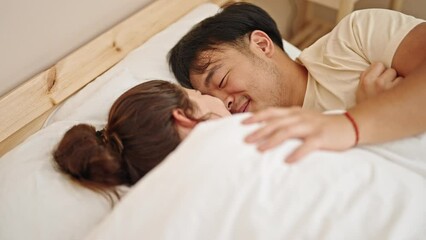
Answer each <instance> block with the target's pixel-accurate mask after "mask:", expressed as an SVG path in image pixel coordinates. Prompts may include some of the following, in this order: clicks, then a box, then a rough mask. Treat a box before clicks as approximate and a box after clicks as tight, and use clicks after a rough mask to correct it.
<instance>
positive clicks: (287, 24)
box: [248, 0, 426, 39]
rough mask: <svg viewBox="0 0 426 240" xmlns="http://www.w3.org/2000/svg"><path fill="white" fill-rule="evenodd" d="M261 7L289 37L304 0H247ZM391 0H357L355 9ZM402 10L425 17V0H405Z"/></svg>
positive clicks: (326, 13)
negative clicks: (298, 7)
mask: <svg viewBox="0 0 426 240" xmlns="http://www.w3.org/2000/svg"><path fill="white" fill-rule="evenodd" d="M248 1H249V2H252V3H254V4H256V5H258V6H261V7H263V8H264V9H265V10H266V11H267V12H269V14H271V15H272V17H273V18H274V19H275V20H276V21H277V24H278V27H279V29H280V31H281V33H282V35H283V37H284V38H287V39H288V38H290V37H291V35H292V30H293V25H294V24H293V23H294V21H296V20H298V18H297V16H296V12H297V7H296V6H299V5H300V3H301V2H302V1H305V0H248ZM344 1H345V0H344ZM390 1H391V0H359V1H358V2H357V3H356V5H355V9H365V8H387V7H388V6H389V3H390ZM316 11H319V12H317V13H315V14H318V15H320V16H324V17H325V18H329V19H332V20H334V19H335V16H334V15H333V14H334V12H333V11H330V10H328V9H325V8H316ZM402 12H404V13H406V14H409V15H413V16H415V17H418V18H422V19H426V0H405V1H404V5H403V8H402Z"/></svg>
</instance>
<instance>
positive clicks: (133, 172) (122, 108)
mask: <svg viewBox="0 0 426 240" xmlns="http://www.w3.org/2000/svg"><path fill="white" fill-rule="evenodd" d="M176 108H180V109H182V110H184V111H185V114H186V115H187V116H189V117H190V118H193V117H192V116H193V113H194V111H195V109H196V106H195V105H194V104H193V103H192V102H191V101H190V99H189V97H188V95H187V94H186V92H185V91H184V90H183V89H182V88H181V87H179V86H177V85H175V84H172V83H169V82H166V81H161V80H153V81H149V82H145V83H143V84H140V85H137V86H135V87H133V88H132V89H130V90H128V91H127V92H125V93H124V94H123V95H121V96H120V97H119V98H118V99H117V100H116V101H115V103H114V104H113V106H112V107H111V110H110V113H109V117H108V123H107V125H106V126H105V128H104V129H103V130H101V131H96V129H95V128H94V127H93V126H90V125H87V124H79V125H76V126H73V127H72V128H71V129H70V130H68V131H67V132H66V133H65V135H64V137H63V139H62V140H61V142H60V143H59V145H58V147H57V149H56V150H55V151H54V153H53V156H54V159H55V162H56V163H57V165H58V167H59V169H60V170H61V171H62V172H64V173H66V174H68V175H69V176H71V177H72V178H73V179H74V180H76V181H77V182H78V183H80V184H81V185H83V186H85V187H88V188H90V189H92V190H95V191H97V192H100V193H102V194H104V195H106V196H107V197H108V198H109V199H110V201H111V203H113V196H116V197H117V198H119V197H120V195H119V193H118V192H117V190H116V188H115V187H116V186H118V185H128V186H130V185H133V184H134V183H136V182H137V181H138V180H139V179H140V178H142V177H143V176H144V175H145V174H146V173H147V172H149V171H150V170H151V169H152V168H154V167H155V166H156V165H158V164H159V163H160V162H161V161H162V160H163V159H164V158H165V157H166V156H167V155H168V154H169V153H170V152H172V151H173V150H174V149H175V148H176V147H177V146H178V144H179V143H180V142H181V139H180V136H179V134H178V131H177V129H176V126H175V124H174V118H173V115H172V111H173V110H174V109H176ZM111 194H112V195H111Z"/></svg>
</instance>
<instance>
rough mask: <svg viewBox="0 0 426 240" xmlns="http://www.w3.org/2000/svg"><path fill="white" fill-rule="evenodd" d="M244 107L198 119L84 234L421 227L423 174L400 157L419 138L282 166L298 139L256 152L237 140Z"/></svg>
mask: <svg viewBox="0 0 426 240" xmlns="http://www.w3.org/2000/svg"><path fill="white" fill-rule="evenodd" d="M248 116H249V115H248V114H247V113H245V114H238V115H233V116H231V117H226V118H222V119H218V120H212V121H207V122H204V123H201V124H199V125H197V127H196V128H195V129H194V130H193V132H191V134H190V135H189V136H188V138H186V139H185V141H184V142H183V143H182V144H180V145H179V147H178V148H177V149H176V150H175V151H174V152H173V153H172V154H170V155H169V156H168V157H167V158H166V159H165V160H164V161H163V162H162V163H161V164H160V165H159V166H157V167H156V168H155V169H153V170H152V171H151V172H149V173H148V174H147V176H146V177H144V178H143V179H142V180H141V181H139V182H138V183H137V184H136V185H135V186H134V187H133V188H132V191H131V192H129V193H128V194H127V195H126V196H125V197H124V199H123V200H122V201H121V202H120V203H118V205H117V206H116V208H115V209H114V210H113V212H112V213H111V214H109V215H108V217H106V218H105V219H104V220H103V221H102V223H101V224H99V225H97V227H96V228H95V229H94V231H92V232H91V233H90V234H89V235H88V236H87V238H85V239H88V240H89V239H90V240H108V239H111V240H113V239H126V240H131V239H135V240H136V239H141V238H143V239H155V240H166V239H185V240H198V239H221V240H230V239H259V240H263V239H267V240H274V239H423V238H424V236H426V228H425V226H426V218H425V216H426V204H425V202H426V191H425V186H426V178H425V175H420V174H419V171H416V170H414V169H412V168H407V167H406V165H405V164H400V163H401V160H404V161H406V162H411V161H413V159H411V156H412V155H417V156H420V158H423V162H422V165H423V166H425V165H426V161H424V160H425V158H426V157H424V156H425V155H422V154H424V153H425V150H423V149H426V141H409V143H410V144H414V145H411V146H409V145H406V144H405V141H406V140H400V141H398V142H394V145H395V146H397V145H401V144H402V146H403V147H405V148H406V149H407V151H408V152H412V153H415V154H408V155H400V154H399V153H397V152H394V153H391V152H388V153H387V154H383V151H382V154H379V153H376V152H373V151H370V150H366V149H360V148H355V149H351V150H348V151H345V152H328V151H316V152H313V153H311V154H309V155H307V156H306V157H305V158H303V159H302V160H300V161H299V162H297V163H295V164H292V165H288V164H285V163H284V162H283V160H284V158H285V157H286V156H288V155H289V153H290V152H292V151H293V150H294V149H295V148H296V147H298V146H299V145H300V141H298V140H288V141H286V142H285V143H284V144H282V145H280V146H279V147H277V148H274V149H271V150H269V151H267V152H266V153H264V154H261V153H259V152H258V151H257V150H256V146H255V145H252V144H247V143H245V142H244V138H245V136H247V135H248V134H249V133H251V132H253V131H254V130H255V129H256V127H257V126H256V125H241V121H242V120H243V119H245V118H247V117H248ZM206 136H208V137H206ZM372 148H373V147H372ZM374 148H378V149H380V148H381V146H374ZM382 150H384V149H382ZM395 159H396V160H397V161H394V160H395ZM419 160H420V159H419ZM418 166H420V167H421V163H420V162H418ZM412 167H414V166H412ZM420 170H421V169H420Z"/></svg>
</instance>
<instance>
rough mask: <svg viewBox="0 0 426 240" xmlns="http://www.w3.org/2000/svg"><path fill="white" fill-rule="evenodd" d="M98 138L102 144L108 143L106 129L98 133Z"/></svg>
mask: <svg viewBox="0 0 426 240" xmlns="http://www.w3.org/2000/svg"><path fill="white" fill-rule="evenodd" d="M96 137H97V138H98V139H99V140H101V142H103V143H106V140H107V139H106V137H105V129H102V130H98V131H96Z"/></svg>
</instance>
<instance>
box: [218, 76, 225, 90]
mask: <svg viewBox="0 0 426 240" xmlns="http://www.w3.org/2000/svg"><path fill="white" fill-rule="evenodd" d="M224 80H225V77H224V78H222V80H221V81H220V83H219V88H222V87H223V81H224Z"/></svg>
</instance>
